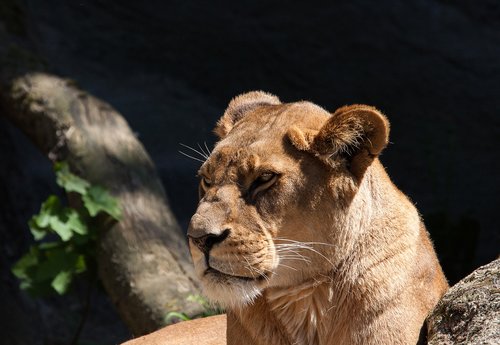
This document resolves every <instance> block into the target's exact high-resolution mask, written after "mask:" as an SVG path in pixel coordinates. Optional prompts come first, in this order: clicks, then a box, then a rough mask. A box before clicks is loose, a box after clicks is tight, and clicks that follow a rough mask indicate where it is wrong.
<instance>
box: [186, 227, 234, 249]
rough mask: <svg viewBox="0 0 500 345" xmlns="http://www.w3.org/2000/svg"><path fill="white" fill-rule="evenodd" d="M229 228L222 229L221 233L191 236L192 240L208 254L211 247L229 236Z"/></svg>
mask: <svg viewBox="0 0 500 345" xmlns="http://www.w3.org/2000/svg"><path fill="white" fill-rule="evenodd" d="M229 232H230V230H229V229H226V230H224V231H222V232H221V233H220V234H218V235H216V234H208V235H204V236H201V237H196V238H195V237H192V236H189V238H190V239H191V242H193V244H194V245H195V246H196V247H198V249H199V250H201V251H202V252H203V253H204V254H208V253H209V252H210V249H212V247H213V246H214V245H216V244H217V243H220V242H222V241H224V240H225V239H226V238H227V237H228V236H229Z"/></svg>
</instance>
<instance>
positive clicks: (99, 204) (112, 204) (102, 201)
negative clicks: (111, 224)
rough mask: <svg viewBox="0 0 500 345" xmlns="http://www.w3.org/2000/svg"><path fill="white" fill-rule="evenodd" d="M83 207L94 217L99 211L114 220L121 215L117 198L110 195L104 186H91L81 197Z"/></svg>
mask: <svg viewBox="0 0 500 345" xmlns="http://www.w3.org/2000/svg"><path fill="white" fill-rule="evenodd" d="M82 200H83V204H84V205H85V208H86V209H87V210H88V211H89V214H90V215H91V216H92V217H94V216H96V215H97V214H98V213H99V212H101V211H102V212H105V213H107V214H109V215H110V216H111V217H113V218H114V219H116V220H119V219H120V217H121V209H120V206H119V204H118V200H116V198H114V197H112V196H111V194H109V193H108V192H107V191H106V190H105V189H104V188H102V187H99V186H92V187H90V188H89V190H88V191H87V194H86V195H84V196H83V197H82Z"/></svg>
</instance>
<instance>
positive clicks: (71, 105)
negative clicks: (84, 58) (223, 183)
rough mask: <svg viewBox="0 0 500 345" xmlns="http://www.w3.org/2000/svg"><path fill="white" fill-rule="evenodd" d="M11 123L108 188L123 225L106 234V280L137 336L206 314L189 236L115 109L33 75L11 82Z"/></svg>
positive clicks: (102, 255) (0, 94) (6, 90)
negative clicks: (173, 314) (173, 318)
mask: <svg viewBox="0 0 500 345" xmlns="http://www.w3.org/2000/svg"><path fill="white" fill-rule="evenodd" d="M0 101H1V103H2V105H3V110H4V114H3V115H4V116H5V117H6V118H7V119H9V120H10V121H11V122H12V123H14V124H15V125H16V126H17V127H19V128H20V129H21V130H22V131H23V132H24V133H25V134H26V135H27V136H28V137H29V138H30V140H31V141H32V142H33V143H34V144H35V145H36V147H38V148H39V149H40V150H41V151H42V152H43V153H45V154H46V155H47V156H48V158H49V159H50V160H52V161H58V160H66V161H68V162H69V164H70V166H71V168H72V170H73V171H74V172H76V173H77V174H79V175H81V176H83V177H84V178H86V179H88V180H90V181H91V182H93V183H96V184H99V185H102V186H105V187H106V188H108V189H109V190H110V191H111V192H112V194H113V195H115V196H116V197H117V198H118V199H119V201H120V203H121V206H122V211H123V219H122V220H121V221H120V222H119V223H117V224H116V225H114V226H113V227H112V228H111V229H110V230H107V231H105V232H103V233H102V235H101V237H100V240H99V243H98V267H99V276H100V278H101V280H102V282H103V284H104V286H105V288H106V290H107V292H108V293H109V295H110V296H111V299H112V301H113V303H114V304H115V306H116V308H117V309H118V311H119V313H120V314H121V316H122V318H123V319H124V321H125V322H126V324H127V325H128V327H129V328H130V329H131V331H132V332H133V333H134V334H135V335H140V334H145V333H147V332H151V331H153V330H155V329H157V328H159V327H160V326H162V325H164V324H165V320H164V317H165V315H166V314H167V313H168V312H169V311H183V312H186V313H187V314H191V315H193V314H196V313H199V312H200V309H201V306H199V305H197V304H195V303H192V302H189V301H187V300H186V299H187V297H188V296H189V295H190V294H195V293H197V291H198V289H197V285H196V283H195V280H194V278H193V272H192V268H191V264H190V258H189V254H188V251H187V246H186V242H185V239H184V235H183V233H182V231H181V230H180V228H179V226H178V224H177V222H176V220H175V219H174V216H173V214H172V213H171V211H170V209H169V207H168V205H167V200H166V196H165V192H164V190H163V187H162V185H161V182H160V180H159V178H158V176H157V173H156V170H155V167H154V165H153V163H152V161H151V159H150V158H149V156H148V154H147V153H146V151H145V150H144V148H143V146H142V145H141V143H140V142H139V141H138V140H137V139H136V137H135V135H134V133H133V132H132V131H131V130H130V128H129V126H128V124H127V122H126V121H125V120H124V119H123V118H122V116H121V115H120V114H119V113H118V112H117V111H116V110H114V109H113V108H112V107H111V106H110V105H108V104H106V103H105V102H102V101H101V100H99V99H97V98H95V97H93V96H91V95H89V94H88V93H86V92H84V91H82V90H79V89H78V88H77V87H76V86H75V85H74V83H72V82H70V81H68V80H63V79H60V78H58V77H55V76H52V75H48V74H43V73H31V74H25V75H24V76H22V77H18V78H14V79H12V80H10V81H8V82H5V81H4V82H3V85H2V89H1V90H0Z"/></svg>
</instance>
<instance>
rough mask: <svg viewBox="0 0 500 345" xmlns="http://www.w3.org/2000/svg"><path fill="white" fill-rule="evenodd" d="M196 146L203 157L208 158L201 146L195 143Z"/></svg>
mask: <svg viewBox="0 0 500 345" xmlns="http://www.w3.org/2000/svg"><path fill="white" fill-rule="evenodd" d="M196 145H198V148H199V149H200V151H201V152H202V153H203V157H206V158H208V156H209V154H208V153H206V152H205V150H204V149H203V147H201V145H200V144H199V143H196Z"/></svg>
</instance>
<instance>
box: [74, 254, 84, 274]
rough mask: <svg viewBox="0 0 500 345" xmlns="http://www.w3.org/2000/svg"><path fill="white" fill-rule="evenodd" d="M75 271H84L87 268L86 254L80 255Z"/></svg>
mask: <svg viewBox="0 0 500 345" xmlns="http://www.w3.org/2000/svg"><path fill="white" fill-rule="evenodd" d="M74 270H75V273H77V274H78V273H83V272H85V271H86V270H87V263H86V262H85V256H83V255H79V256H78V258H77V260H76V262H75V266H74Z"/></svg>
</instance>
